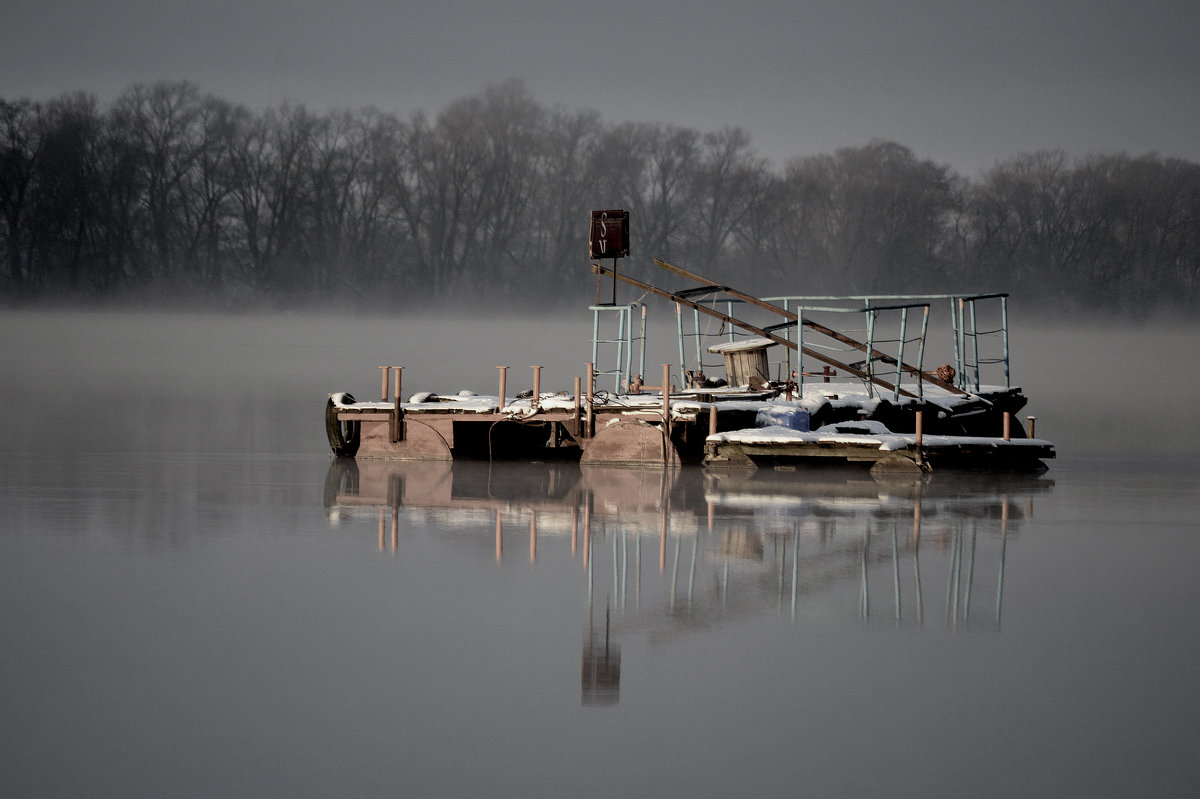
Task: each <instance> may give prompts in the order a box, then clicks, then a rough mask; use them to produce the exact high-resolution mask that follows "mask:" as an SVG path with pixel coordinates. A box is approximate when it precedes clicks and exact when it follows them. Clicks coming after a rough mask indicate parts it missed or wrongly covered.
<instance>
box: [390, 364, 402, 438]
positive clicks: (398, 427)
mask: <svg viewBox="0 0 1200 799" xmlns="http://www.w3.org/2000/svg"><path fill="white" fill-rule="evenodd" d="M392 368H393V369H395V370H396V371H395V372H394V374H395V375H396V396H395V398H394V402H395V404H394V406H393V412H392V419H393V420H394V424H395V429H393V430H392V441H393V442H395V441H401V440H403V439H404V419H403V417H401V415H400V414H401V410H400V394H401V392H400V373H401V372H403V371H404V367H403V366H393V367H392Z"/></svg>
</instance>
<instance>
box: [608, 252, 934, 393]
mask: <svg viewBox="0 0 1200 799" xmlns="http://www.w3.org/2000/svg"><path fill="white" fill-rule="evenodd" d="M592 272H594V273H595V274H597V275H608V276H611V277H613V278H614V279H616V280H620V281H621V282H622V283H627V284H628V285H630V286H633V287H634V288H637V289H641V290H642V291H646V292H649V293H651V294H657V295H658V296H660V297H663V298H665V299H668V300H671V301H672V302H678V303H682V304H683V305H686V306H688V307H689V308H694V309H695V310H697V311H700V312H701V313H705V314H708V315H709V316H712V317H714V318H716V319H720V320H721V321H722V322H725V323H726V324H729V325H733V326H734V327H739V328H741V329H742V330H745V331H747V332H750V333H754V334H755V335H758V336H762V337H763V338H766V339H770V340H771V341H773V342H775V343H776V344H782V345H783V346H785V347H787V348H788V349H791V350H797V351H799V352H802V353H804V354H805V355H807V356H808V357H809V358H813V359H815V360H818V361H821V362H822V363H827V364H829V365H830V366H833V367H836V368H838V369H841V370H843V371H845V372H847V373H849V374H852V375H854V376H855V377H858V378H861V379H863V380H869V381H870V382H872V383H874V384H875V385H877V386H880V387H881V388H885V389H887V390H888V391H895V392H898V393H899V394H901V395H903V396H905V397H913V398H914V399H915V398H916V395H915V394H913V393H912V392H911V391H907V390H905V389H903V388H897V387H896V386H894V385H892V384H891V383H889V382H887V381H886V380H882V379H880V378H878V377H875V376H874V375H870V374H867V373H866V372H863V371H860V370H858V369H855V368H854V367H853V366H851V365H850V364H848V363H842V362H841V361H838V360H835V359H833V358H830V357H829V356H827V355H824V354H822V353H819V352H816V351H815V350H810V349H809V348H808V347H801V346H799V345H798V344H797V343H796V342H794V341H788V340H787V339H785V338H783V337H782V336H777V335H775V334H774V333H772V332H770V331H768V330H764V329H763V328H761V327H755V326H754V325H752V324H750V323H749V322H743V321H742V320H740V319H734V318H733V317H732V316H727V315H726V314H723V313H721V312H720V311H716V310H714V309H712V308H706V307H704V306H703V305H701V304H700V303H697V302H692V301H691V300H689V299H687V298H686V297H680V296H679V295H678V294H673V293H671V292H669V291H667V290H666V289H660V288H658V287H657V286H651V285H650V284H649V283H643V282H642V281H640V280H635V279H634V278H631V277H627V276H626V275H618V274H617V273H616V272H613V271H612V270H611V269H608V268H606V267H604V266H601V265H600V264H592ZM759 302H762V300H759ZM766 304H767V305H770V303H766ZM772 307H775V309H776V310H782V309H781V308H778V307H776V306H772Z"/></svg>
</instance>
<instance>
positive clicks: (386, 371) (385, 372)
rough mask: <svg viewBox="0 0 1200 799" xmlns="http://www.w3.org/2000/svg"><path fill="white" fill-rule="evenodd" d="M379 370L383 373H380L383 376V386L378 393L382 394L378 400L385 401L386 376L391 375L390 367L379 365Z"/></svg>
mask: <svg viewBox="0 0 1200 799" xmlns="http://www.w3.org/2000/svg"><path fill="white" fill-rule="evenodd" d="M379 370H380V371H381V372H382V373H383V375H382V376H383V388H382V389H380V393H381V394H382V395H383V398H382V399H380V402H387V401H388V378H390V377H391V375H390V374H389V373H390V372H391V371H392V367H390V366H381V367H379Z"/></svg>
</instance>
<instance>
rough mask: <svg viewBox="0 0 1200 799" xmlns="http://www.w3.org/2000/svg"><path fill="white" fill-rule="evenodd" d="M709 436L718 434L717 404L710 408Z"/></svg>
mask: <svg viewBox="0 0 1200 799" xmlns="http://www.w3.org/2000/svg"><path fill="white" fill-rule="evenodd" d="M708 434H709V435H710V436H715V435H716V434H717V406H716V405H715V404H713V405H709V406H708Z"/></svg>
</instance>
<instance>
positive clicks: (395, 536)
mask: <svg viewBox="0 0 1200 799" xmlns="http://www.w3.org/2000/svg"><path fill="white" fill-rule="evenodd" d="M399 548H400V508H399V507H397V506H395V505H393V506H392V552H393V553H394V552H395V551H396V550H397V549H399Z"/></svg>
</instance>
